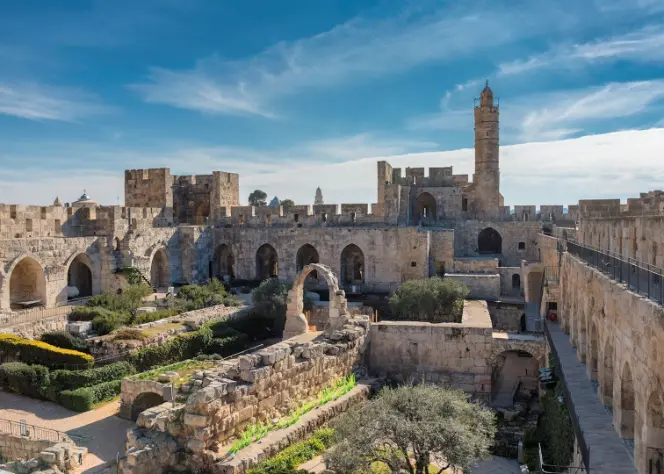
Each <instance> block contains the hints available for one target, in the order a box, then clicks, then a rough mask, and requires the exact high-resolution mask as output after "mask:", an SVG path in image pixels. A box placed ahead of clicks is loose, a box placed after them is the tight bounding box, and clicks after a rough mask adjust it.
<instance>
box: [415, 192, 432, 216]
mask: <svg viewBox="0 0 664 474" xmlns="http://www.w3.org/2000/svg"><path fill="white" fill-rule="evenodd" d="M415 219H416V222H421V221H422V220H423V219H427V220H435V219H436V199H435V198H434V197H433V196H432V195H431V194H429V193H422V194H420V195H419V196H417V199H416V200H415Z"/></svg>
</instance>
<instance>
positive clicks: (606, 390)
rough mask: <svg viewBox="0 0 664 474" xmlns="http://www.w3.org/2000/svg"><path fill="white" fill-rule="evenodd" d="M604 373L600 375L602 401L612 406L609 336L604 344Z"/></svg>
mask: <svg viewBox="0 0 664 474" xmlns="http://www.w3.org/2000/svg"><path fill="white" fill-rule="evenodd" d="M603 362H604V367H603V369H604V373H603V375H602V381H601V382H602V402H603V403H604V405H606V406H607V407H612V406H613V344H611V339H610V337H609V338H607V340H606V343H605V344H604V359H603Z"/></svg>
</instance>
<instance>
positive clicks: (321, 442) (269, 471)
mask: <svg viewBox="0 0 664 474" xmlns="http://www.w3.org/2000/svg"><path fill="white" fill-rule="evenodd" d="M333 433H334V430H332V428H320V429H319V430H318V431H316V432H315V433H314V434H313V436H312V437H311V438H309V439H307V440H305V441H300V442H299V443H295V444H293V445H291V446H289V447H287V448H286V449H284V450H283V451H281V452H280V453H279V454H277V455H276V456H275V457H273V458H270V459H267V460H265V461H263V462H261V463H260V464H259V465H258V466H256V467H253V468H251V469H249V470H248V471H247V474H299V473H306V472H307V471H303V470H296V467H297V466H299V465H300V464H302V463H303V462H306V461H309V460H311V459H313V458H315V457H316V456H318V455H319V454H320V453H322V452H324V451H325V450H326V449H327V448H329V447H330V446H331V445H332V434H333Z"/></svg>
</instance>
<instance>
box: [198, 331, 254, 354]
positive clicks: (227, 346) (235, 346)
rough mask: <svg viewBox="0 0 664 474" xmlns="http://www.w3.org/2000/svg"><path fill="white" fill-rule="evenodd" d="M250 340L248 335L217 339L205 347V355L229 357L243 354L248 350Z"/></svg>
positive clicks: (239, 334) (238, 334)
mask: <svg viewBox="0 0 664 474" xmlns="http://www.w3.org/2000/svg"><path fill="white" fill-rule="evenodd" d="M248 343H249V338H247V335H246V334H242V333H237V335H235V336H229V337H215V338H212V340H211V341H210V344H208V345H207V346H206V347H205V354H211V355H218V356H219V357H220V358H221V357H228V356H230V355H233V354H236V353H238V352H242V351H243V350H244V349H246V348H247V345H248Z"/></svg>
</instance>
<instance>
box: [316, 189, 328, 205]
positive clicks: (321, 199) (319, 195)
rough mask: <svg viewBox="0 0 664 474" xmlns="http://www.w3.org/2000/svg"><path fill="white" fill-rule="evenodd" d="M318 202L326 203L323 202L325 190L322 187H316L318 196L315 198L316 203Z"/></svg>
mask: <svg viewBox="0 0 664 474" xmlns="http://www.w3.org/2000/svg"><path fill="white" fill-rule="evenodd" d="M316 204H325V203H324V202H323V191H321V190H320V187H318V188H316V197H315V198H314V205H316Z"/></svg>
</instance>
